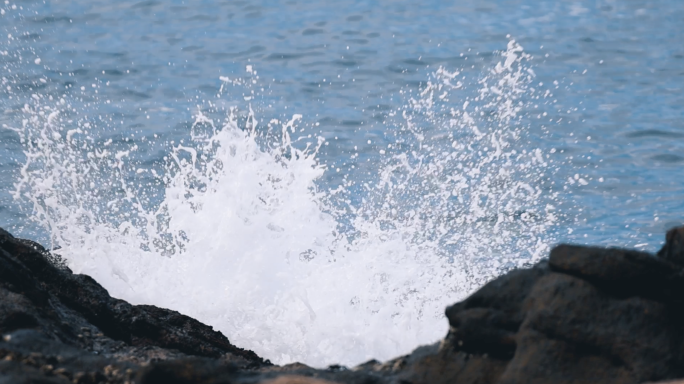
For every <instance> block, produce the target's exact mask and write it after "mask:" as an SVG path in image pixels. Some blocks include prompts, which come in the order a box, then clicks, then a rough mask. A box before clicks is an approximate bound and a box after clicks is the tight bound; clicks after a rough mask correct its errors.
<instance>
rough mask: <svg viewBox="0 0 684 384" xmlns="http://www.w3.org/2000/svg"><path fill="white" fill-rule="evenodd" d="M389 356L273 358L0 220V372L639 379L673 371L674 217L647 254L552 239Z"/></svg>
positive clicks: (95, 377)
mask: <svg viewBox="0 0 684 384" xmlns="http://www.w3.org/2000/svg"><path fill="white" fill-rule="evenodd" d="M446 315H447V318H448V321H449V325H450V331H449V333H448V335H447V336H446V337H445V339H444V340H442V341H441V342H440V343H437V344H434V345H430V346H423V347H419V348H417V349H416V350H415V351H414V352H413V353H411V354H410V355H407V356H402V357H399V358H396V359H394V360H391V361H388V362H384V363H382V362H377V361H370V362H367V363H365V364H362V365H360V366H358V367H354V368H347V367H341V366H331V367H329V368H328V369H325V370H318V369H313V368H310V367H307V366H305V365H303V364H291V365H287V366H275V365H273V364H271V363H270V362H269V361H267V360H264V359H263V358H261V357H259V356H257V355H256V354H255V353H254V352H252V351H248V350H244V349H241V348H239V347H236V346H234V345H232V344H231V343H230V342H229V340H228V339H227V338H226V336H224V335H223V334H221V333H220V332H216V331H214V330H213V329H212V328H211V327H210V326H207V325H205V324H202V323H200V322H199V321H196V320H194V319H192V318H190V317H188V316H184V315H182V314H180V313H178V312H175V311H171V310H168V309H162V308H158V307H155V306H151V305H131V304H129V303H127V302H125V301H123V300H119V299H115V298H112V297H111V296H109V294H108V293H107V291H106V290H105V289H104V288H103V287H102V286H100V285H99V284H98V283H97V282H96V281H95V280H93V279H92V278H90V277H89V276H86V275H77V274H73V273H72V272H71V271H70V270H69V269H68V268H67V267H66V266H65V265H64V263H63V262H62V261H61V259H60V258H59V257H58V256H54V255H51V254H50V253H49V252H47V251H46V250H45V249H44V248H43V247H42V246H40V245H39V244H37V243H34V242H32V241H29V240H22V239H17V238H14V237H13V236H12V235H11V234H9V233H8V232H6V231H4V230H2V229H0V335H2V339H1V340H0V384H4V383H54V384H57V383H80V384H85V383H93V384H94V383H136V384H148V383H215V384H218V383H271V384H287V383H292V384H300V383H301V384H304V383H308V384H325V383H368V384H370V383H402V384H408V383H587V382H601V383H643V382H650V381H662V380H672V379H677V378H684V227H681V228H675V229H673V230H671V231H669V232H668V233H667V236H666V244H665V246H664V247H663V248H662V250H661V251H660V252H658V254H657V255H653V254H649V253H644V252H638V251H633V250H625V249H616V248H597V247H584V246H572V245H560V246H557V247H556V248H554V249H553V250H552V251H551V253H550V255H549V258H548V259H547V260H544V261H542V262H540V263H538V264H537V265H535V266H534V267H532V268H529V269H522V270H514V271H511V272H509V273H507V274H505V275H503V276H501V277H499V278H497V279H495V280H493V281H491V282H489V283H488V284H486V285H485V286H483V287H482V288H481V289H480V290H478V291H477V292H475V293H474V294H473V295H471V296H470V297H469V298H467V299H466V300H464V301H462V302H460V303H457V304H454V305H452V306H450V307H448V308H447V309H446Z"/></svg>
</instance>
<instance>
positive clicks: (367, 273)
mask: <svg viewBox="0 0 684 384" xmlns="http://www.w3.org/2000/svg"><path fill="white" fill-rule="evenodd" d="M529 59H530V57H529V56H528V55H526V54H525V53H524V52H523V50H522V47H520V46H519V45H518V44H517V43H515V42H514V41H511V42H509V44H508V48H507V50H506V51H504V52H503V54H502V56H501V60H500V62H499V63H498V64H497V65H496V66H495V67H494V68H492V69H491V70H489V71H488V72H486V73H483V74H482V77H481V78H480V79H479V92H478V94H477V95H476V96H470V97H466V96H465V95H464V94H462V93H461V90H462V87H463V84H462V81H464V79H463V77H462V76H463V75H461V74H460V73H459V72H458V71H457V70H455V69H451V70H450V69H446V68H440V69H438V70H437V71H435V73H433V74H432V76H431V77H430V79H429V81H428V83H427V85H426V86H425V87H424V88H423V90H422V92H421V94H420V95H419V96H418V97H416V98H413V99H410V100H408V101H407V105H406V107H405V108H403V109H402V110H401V111H397V112H396V114H395V116H396V118H397V122H398V124H400V125H401V126H400V129H398V130H396V140H395V142H394V143H392V144H390V145H388V147H387V148H383V149H382V150H381V152H380V154H381V156H380V157H378V159H379V160H377V164H376V165H375V166H374V167H373V168H372V169H373V170H374V174H372V175H370V177H369V178H368V179H367V180H364V181H354V180H352V179H349V180H348V181H346V182H345V183H343V186H342V187H340V188H336V189H331V188H326V187H325V185H324V184H322V183H320V180H321V178H322V176H323V175H324V173H325V172H333V171H334V170H327V169H326V167H325V165H323V164H320V163H319V161H318V159H317V148H318V147H319V146H320V145H324V142H323V139H322V138H317V137H315V136H312V137H309V136H305V135H300V134H298V133H297V130H298V124H299V120H300V119H301V118H302V116H299V115H295V116H292V117H291V119H288V120H287V121H279V120H276V119H273V120H271V121H270V123H269V124H268V125H267V126H264V125H263V124H262V125H258V124H256V122H257V121H258V120H259V119H265V118H270V117H267V116H255V113H254V112H253V111H252V108H251V106H250V105H249V103H248V101H246V102H245V103H244V104H242V105H236V106H235V108H228V109H227V110H226V111H225V114H223V115H222V116H219V115H218V111H219V110H218V109H216V110H212V111H211V112H212V113H209V112H204V111H202V110H198V111H197V112H195V114H194V119H195V124H194V125H193V127H192V137H193V139H192V141H191V142H186V143H169V146H168V148H167V151H168V155H167V157H166V159H167V163H166V165H165V167H164V172H157V171H156V170H154V169H153V168H145V167H141V166H139V164H136V163H134V162H131V161H129V160H128V158H129V156H131V154H132V153H134V152H135V150H136V149H137V145H136V144H135V142H133V141H132V142H131V143H130V145H129V146H128V147H126V148H123V149H122V148H119V147H117V148H116V149H114V147H115V146H114V145H112V144H111V142H104V143H100V142H98V141H97V140H95V139H94V138H93V135H94V133H93V132H94V131H96V130H97V127H93V126H91V125H90V123H86V122H79V121H83V120H77V121H74V120H70V118H69V117H68V115H69V111H70V108H72V106H71V105H70V101H69V100H64V99H61V100H48V99H45V98H42V97H40V96H37V97H36V98H34V100H33V101H32V102H31V104H27V105H26V106H25V107H24V111H23V114H24V116H25V119H24V122H23V125H22V126H21V127H10V128H11V129H14V130H15V131H16V132H17V133H18V134H19V135H20V136H21V138H22V143H23V145H24V147H25V154H26V158H27V162H26V164H25V165H24V167H23V170H22V173H21V178H20V180H19V181H18V182H17V184H16V186H15V194H14V197H15V199H17V200H20V201H29V202H30V206H31V209H32V210H33V211H34V213H33V217H34V218H35V219H36V220H37V221H38V222H39V223H40V224H41V225H43V226H44V227H45V228H46V229H48V230H49V232H50V233H51V236H52V241H53V244H52V245H53V246H54V247H60V249H59V251H58V253H60V254H61V255H62V256H63V257H65V258H66V259H67V260H68V263H69V265H70V267H71V268H72V269H73V270H74V272H77V273H85V274H88V275H90V276H92V277H93V278H95V279H96V280H97V281H98V282H100V283H101V284H102V285H103V286H104V287H106V288H107V289H108V290H109V292H110V294H112V295H113V296H115V297H120V298H122V299H125V300H128V301H130V302H132V303H145V304H154V305H157V306H161V307H167V308H172V309H175V310H178V311H180V312H182V313H184V314H187V315H190V316H193V317H195V318H197V319H199V320H201V321H203V322H205V323H208V324H210V325H212V326H214V327H215V328H216V329H218V330H220V331H221V332H223V333H224V334H226V335H227V336H228V338H229V339H230V340H231V342H232V343H234V344H236V345H237V346H240V347H243V348H248V349H252V350H254V351H255V352H256V353H258V354H259V355H261V356H263V357H265V358H268V359H271V360H272V361H273V362H275V363H281V364H282V363H289V362H294V361H301V362H304V363H307V364H310V365H313V366H325V365H327V364H333V363H341V364H347V365H354V364H358V363H361V362H363V361H365V360H368V359H370V358H376V359H380V360H385V359H389V358H392V357H394V356H397V355H400V354H403V353H407V352H409V351H411V350H412V349H414V348H415V347H417V346H418V345H421V344H426V343H432V342H434V341H437V340H438V339H440V338H441V337H443V336H444V334H445V333H446V331H447V322H446V319H445V318H444V316H443V310H444V308H445V307H446V306H447V305H449V304H451V303H453V302H455V301H458V300H459V299H461V298H463V297H464V296H465V295H467V294H468V293H470V292H471V291H472V290H473V289H476V288H477V287H479V286H480V285H481V284H482V283H484V282H485V281H487V280H489V279H490V278H492V277H494V276H496V275H497V274H498V273H500V272H501V271H503V270H506V269H508V268H512V267H515V266H520V265H523V264H526V263H531V262H535V261H536V260H538V259H539V258H541V257H543V256H544V255H545V252H546V251H547V250H548V246H549V244H550V243H551V242H553V238H552V236H551V234H550V232H549V230H550V228H551V227H552V226H553V224H554V223H555V221H556V216H555V214H554V211H555V208H554V204H555V200H556V199H557V196H555V195H553V194H551V192H548V191H549V190H550V188H548V187H549V186H548V185H546V184H545V183H547V182H548V180H549V177H550V175H551V174H552V173H553V172H554V166H553V164H551V163H550V161H549V160H548V156H547V154H546V153H543V152H542V151H541V150H540V149H537V148H533V147H527V144H526V141H525V135H526V128H527V127H526V126H525V125H524V124H522V121H523V119H522V116H523V115H525V114H528V113H531V112H529V111H534V109H535V104H538V103H542V102H544V93H543V92H540V91H539V90H537V89H535V88H533V87H531V86H530V84H531V82H532V80H533V78H534V73H533V71H532V70H531V69H530V68H529V66H528V64H527V61H528V60H529ZM249 71H250V72H251V71H252V69H251V68H249ZM223 80H225V84H224V87H222V90H223V89H224V88H226V89H227V92H230V91H229V88H230V87H231V86H232V85H231V83H230V82H229V81H228V79H223ZM450 99H451V100H452V101H453V100H461V101H462V102H461V101H459V103H458V104H459V108H453V107H449V108H448V109H445V104H444V102H445V100H450ZM452 104H453V103H452ZM461 104H462V105H461ZM292 137H296V138H297V139H296V140H295V142H293V140H292V139H291V138H292ZM131 174H135V175H138V176H139V177H140V178H141V179H140V180H142V178H143V177H145V178H147V179H148V180H149V179H152V180H155V181H156V182H157V183H158V184H160V185H162V186H163V187H162V190H163V194H162V195H160V196H154V192H152V191H150V190H149V189H145V188H143V187H142V186H141V185H142V181H140V180H138V179H135V178H133V179H130V177H128V176H129V175H131ZM359 183H362V185H359ZM359 190H361V191H362V192H358V191H359ZM354 193H362V197H361V198H359V199H356V200H358V201H360V203H355V202H353V201H354V199H351V198H350V195H352V194H354ZM357 197H358V196H357Z"/></svg>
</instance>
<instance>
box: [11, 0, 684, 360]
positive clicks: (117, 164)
mask: <svg viewBox="0 0 684 384" xmlns="http://www.w3.org/2000/svg"><path fill="white" fill-rule="evenodd" d="M683 106H684V2H682V1H680V0H660V1H639V0H630V1H616V0H615V1H614V0H594V1H588V0H580V1H563V2H558V1H528V0H517V1H513V0H511V1H506V0H501V1H493V0H478V1H471V0H465V1H458V2H443V1H423V2H408V1H391V2H373V1H356V2H354V1H335V2H332V1H330V2H309V3H307V2H302V1H287V2H285V1H283V2H270V1H218V0H216V1H116V2H111V1H100V0H89V1H83V0H74V1H62V2H59V1H49V0H46V1H4V0H3V2H2V3H0V227H3V228H5V229H7V230H9V231H10V232H12V233H13V234H15V235H16V236H21V237H25V238H30V239H34V240H36V241H39V242H41V243H42V244H44V245H45V246H46V247H49V248H51V249H55V252H56V253H59V254H61V255H62V257H64V258H65V259H66V260H67V261H68V263H69V265H70V267H71V268H72V269H73V270H74V271H75V272H78V273H86V274H89V275H91V276H93V277H94V278H95V279H96V280H97V281H98V282H100V283H101V284H102V285H103V286H105V287H106V288H107V289H108V290H109V292H110V294H112V295H113V296H115V297H120V298H123V299H126V300H128V301H131V302H133V303H147V304H155V305H159V306H163V307H169V308H173V309H176V310H178V311H181V312H183V313H185V314H188V315H191V316H193V317H196V318H198V319H199V320H201V321H203V322H206V323H208V324H210V325H212V326H214V327H215V328H216V329H218V330H220V331H221V332H223V333H224V334H226V335H227V336H228V338H229V339H230V340H231V342H233V343H234V344H236V345H238V346H240V347H243V348H249V349H252V350H254V351H255V352H257V353H258V354H259V355H261V356H264V357H266V358H269V359H271V360H272V361H273V362H275V363H281V364H282V363H289V362H293V361H301V362H304V363H307V364H310V365H313V366H321V367H322V366H325V365H328V364H333V363H342V364H347V365H354V364H358V363H361V362H363V361H365V360H368V359H370V358H376V359H379V360H383V359H389V358H392V357H394V356H397V355H400V354H403V353H408V352H409V351H411V350H412V349H413V348H415V347H416V346H418V345H421V344H428V343H432V342H435V341H437V340H439V339H440V338H441V337H443V336H444V334H445V333H446V331H447V323H446V319H445V318H444V316H443V310H444V307H445V306H446V305H448V304H451V303H453V302H456V301H458V300H460V299H462V298H463V297H464V296H466V295H467V294H469V293H470V292H472V291H473V290H474V289H477V288H478V287H480V286H481V285H482V284H484V283H485V282H486V281H488V280H490V279H492V278H493V277H495V276H497V275H499V274H501V273H503V272H505V271H506V270H509V269H511V268H515V267H521V266H526V265H529V264H531V263H534V262H536V261H538V260H539V259H541V258H543V257H544V256H545V255H546V254H547V252H548V250H549V248H550V247H551V246H553V244H556V243H560V242H573V243H582V244H597V245H606V246H626V247H634V248H638V249H643V250H647V251H656V250H658V249H659V247H660V246H661V244H662V242H663V239H664V232H665V231H666V230H667V229H668V228H670V227H672V226H675V225H680V224H682V221H683V220H684V170H683V169H682V167H683V166H684V107H683Z"/></svg>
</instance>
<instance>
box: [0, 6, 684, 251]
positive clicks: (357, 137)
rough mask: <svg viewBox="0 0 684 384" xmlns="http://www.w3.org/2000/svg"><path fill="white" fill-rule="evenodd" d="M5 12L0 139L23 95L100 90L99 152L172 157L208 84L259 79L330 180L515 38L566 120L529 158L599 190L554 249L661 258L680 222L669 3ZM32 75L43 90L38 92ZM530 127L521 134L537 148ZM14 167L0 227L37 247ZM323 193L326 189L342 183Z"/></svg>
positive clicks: (681, 123)
mask: <svg viewBox="0 0 684 384" xmlns="http://www.w3.org/2000/svg"><path fill="white" fill-rule="evenodd" d="M1 7H2V9H4V10H5V13H4V14H3V15H2V16H1V17H0V28H1V29H2V31H3V37H2V42H0V50H4V51H6V52H7V54H6V55H3V56H0V68H3V69H2V76H3V77H4V78H7V79H12V82H11V83H10V84H11V86H12V90H11V91H9V90H7V88H6V87H7V84H3V89H2V91H0V103H2V113H0V123H4V124H8V123H15V124H16V123H17V121H19V120H20V119H21V118H22V113H21V112H20V108H21V107H22V105H23V102H21V101H19V100H23V98H26V97H30V95H31V94H33V93H36V92H38V93H41V94H44V95H48V94H59V93H61V92H66V93H68V94H72V95H76V94H78V90H79V89H80V87H81V86H85V87H87V88H90V87H91V85H92V84H95V83H97V84H102V83H109V86H107V87H102V88H100V89H99V93H98V95H93V94H92V93H90V94H88V95H86V96H85V97H83V98H82V100H83V101H82V103H83V104H82V105H81V106H79V107H78V109H89V110H90V112H91V113H90V115H91V116H90V117H89V118H90V119H98V118H102V116H115V120H117V121H118V122H117V123H116V124H113V123H112V124H109V126H108V128H107V130H108V133H107V134H108V135H111V136H112V137H114V138H117V137H118V138H122V137H125V136H127V135H128V134H129V133H130V132H140V133H142V134H143V135H147V136H150V135H153V134H157V135H158V137H159V138H160V140H166V141H168V140H173V139H174V138H175V139H176V140H179V138H182V137H184V135H187V127H188V125H189V122H191V121H192V117H191V112H189V110H192V109H193V108H194V107H195V106H196V105H197V104H199V103H200V102H199V101H198V100H207V99H212V98H213V97H214V95H215V94H216V93H217V92H218V90H219V87H220V81H219V76H222V75H223V76H241V75H242V74H243V73H244V69H245V67H246V65H253V66H254V69H255V70H257V71H258V75H259V77H260V79H261V84H262V85H265V86H266V89H265V90H264V91H261V92H258V96H257V97H258V99H259V101H260V103H259V108H260V113H261V114H262V115H268V116H284V115H287V114H289V113H301V114H303V115H304V120H305V121H307V123H308V124H314V123H319V126H318V127H319V130H320V134H321V135H323V136H325V137H326V138H328V139H330V140H331V141H332V144H331V145H328V146H326V147H325V148H324V150H323V151H322V152H321V156H320V157H321V161H322V162H324V163H326V164H333V163H347V164H351V163H352V162H353V160H350V159H349V156H350V153H354V152H355V151H353V150H352V149H353V147H354V146H357V147H358V150H357V151H358V152H359V153H361V154H362V155H363V154H364V153H368V154H369V155H370V153H375V151H374V146H379V145H380V146H381V143H382V142H383V138H384V136H385V135H386V131H388V130H390V129H391V128H390V127H388V126H387V125H388V124H385V123H384V122H385V121H386V116H387V112H388V111H391V110H392V109H395V108H397V107H400V106H401V105H403V104H405V102H406V100H405V98H402V97H401V95H400V94H399V92H400V90H405V91H416V90H419V89H420V87H421V84H424V83H425V81H426V80H427V75H428V74H429V73H430V71H431V69H435V68H437V67H438V66H444V67H446V68H450V69H453V70H455V69H462V70H465V71H467V72H469V73H475V74H477V73H478V71H481V70H482V68H483V67H485V66H487V65H490V64H491V63H492V62H493V60H494V59H493V52H494V51H498V50H502V49H504V48H505V44H506V42H507V38H506V35H508V34H510V35H512V37H513V38H515V39H517V41H518V42H519V43H520V44H521V45H523V47H524V48H525V51H526V52H527V53H529V54H532V55H533V56H534V60H533V65H534V69H535V72H536V74H537V79H536V80H538V81H540V82H544V83H546V84H547V85H550V84H553V82H554V81H557V82H558V84H559V85H558V86H557V87H553V86H552V87H551V89H552V91H553V93H554V96H553V98H554V99H555V100H557V108H553V109H554V110H552V111H550V112H552V113H554V114H555V115H553V116H550V117H551V118H552V119H554V121H556V120H558V119H560V118H562V119H563V120H562V121H561V122H560V123H551V124H547V125H548V128H549V130H550V134H549V135H545V136H544V137H539V138H538V139H537V140H538V141H537V142H533V143H531V146H534V147H540V148H557V149H559V151H558V152H556V157H557V158H558V159H559V161H564V162H565V164H564V165H563V166H562V167H561V169H560V170H559V172H558V175H557V177H558V179H559V180H562V179H564V178H566V176H568V175H570V176H572V175H573V174H575V173H577V172H580V171H581V172H580V173H582V174H587V175H590V176H591V177H592V178H594V179H598V178H600V177H602V178H603V180H604V182H603V183H591V184H590V185H589V186H585V187H583V188H571V189H570V190H566V191H563V193H564V199H565V200H566V201H572V204H571V205H572V206H573V208H572V209H573V210H574V212H573V217H574V218H573V220H570V221H569V222H563V223H562V224H561V225H560V226H561V227H562V228H561V229H559V236H560V237H559V240H560V241H573V242H588V243H598V244H612V245H628V246H633V245H636V244H648V245H646V246H644V247H645V248H647V249H650V250H655V249H657V247H658V245H659V243H660V242H661V240H662V233H663V232H664V231H665V230H666V229H667V228H668V227H671V226H673V225H676V224H679V223H681V221H682V213H683V212H684V199H682V197H684V178H682V177H681V176H682V171H681V167H682V164H684V157H683V156H682V152H683V150H684V118H683V117H684V111H683V109H682V105H684V96H682V95H683V94H684V93H683V86H684V70H683V69H682V68H684V44H683V43H682V42H683V41H684V27H682V22H681V21H682V20H683V19H684V4H683V3H681V2H679V1H676V0H672V1H658V2H651V1H628V2H618V1H574V2H555V1H541V2H537V1H535V2H526V1H462V2H458V4H448V3H444V2H421V3H411V2H398V1H393V2H390V3H378V2H368V1H359V2H329V3H327V4H326V3H316V4H307V3H305V2H297V1H290V2H285V3H279V2H276V3H271V2H266V1H262V2H253V1H251V2H241V1H227V2H219V1H202V2H187V4H186V2H183V1H173V2H156V1H143V2H135V1H132V2H131V1H120V2H116V3H111V2H106V1H87V2H86V1H70V2H50V1H46V2H44V3H40V2H33V1H27V2H16V3H14V2H10V3H5V4H3V5H1ZM7 34H11V35H12V38H7ZM36 57H39V58H40V59H41V64H39V65H38V64H35V62H34V59H35V58H36ZM585 70H586V73H585V72H584V71H585ZM41 76H42V77H44V78H47V79H49V83H47V84H43V83H40V82H37V80H38V78H39V77H41ZM473 77H475V76H474V75H473ZM65 87H68V88H65ZM11 95H12V96H13V98H11V99H10V98H9V97H10V96H11ZM241 96H242V95H241V94H233V95H231V97H235V98H238V99H239V98H240V97H241ZM96 100H97V105H96V106H94V105H95V102H96ZM105 100H110V103H105V102H104V101H105ZM88 103H92V104H91V105H88ZM575 108H577V110H575ZM567 111H570V113H567ZM96 115H97V117H96ZM547 123H548V122H547ZM533 124H534V123H533ZM540 124H542V123H541V122H537V123H536V126H535V125H533V126H532V127H531V128H530V130H531V131H533V132H532V133H533V134H532V135H531V137H533V140H535V139H534V137H535V136H539V135H535V134H534V131H535V130H536V129H539V126H540ZM588 136H591V140H587V137H588ZM335 137H337V140H334V138H335ZM369 139H372V140H374V141H373V144H371V145H368V144H367V142H368V140H369ZM561 149H562V151H561ZM146 156H148V157H149V158H150V159H154V158H155V156H157V157H159V156H161V152H160V151H159V150H157V151H156V152H155V150H154V149H150V150H149V151H148V153H147V154H146ZM362 157H363V156H362ZM371 157H372V156H371ZM22 161H23V160H22V153H21V146H20V144H19V142H18V138H17V137H16V135H15V134H13V132H11V131H8V130H0V186H1V187H2V188H0V225H2V226H3V227H6V228H8V229H10V230H12V231H14V232H16V233H17V234H18V235H23V236H28V237H38V238H40V230H39V229H38V228H35V227H33V226H32V224H30V223H29V221H27V220H26V215H27V213H26V212H22V211H21V210H19V204H18V203H17V202H15V201H13V200H12V199H11V197H10V196H9V194H8V192H9V191H10V190H11V189H12V183H13V181H15V179H16V177H17V170H18V168H19V164H20V163H22ZM150 161H152V160H150ZM357 169H358V168H357ZM346 172H354V171H352V170H351V169H347V171H346ZM327 177H328V180H329V181H330V182H331V183H335V177H336V175H335V174H331V175H329V176H327ZM656 218H657V221H656ZM569 230H572V233H569V232H570V231H569Z"/></svg>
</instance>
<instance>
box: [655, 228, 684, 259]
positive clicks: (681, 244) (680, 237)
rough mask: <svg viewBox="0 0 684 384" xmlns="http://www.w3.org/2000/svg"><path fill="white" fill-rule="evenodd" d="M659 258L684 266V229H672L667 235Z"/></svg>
mask: <svg viewBox="0 0 684 384" xmlns="http://www.w3.org/2000/svg"><path fill="white" fill-rule="evenodd" d="M658 256H659V257H662V258H663V259H665V260H669V261H671V262H673V263H675V264H678V265H682V266H684V227H678V228H672V229H671V230H669V231H667V235H665V245H664V246H663V248H662V249H661V250H660V251H658Z"/></svg>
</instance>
